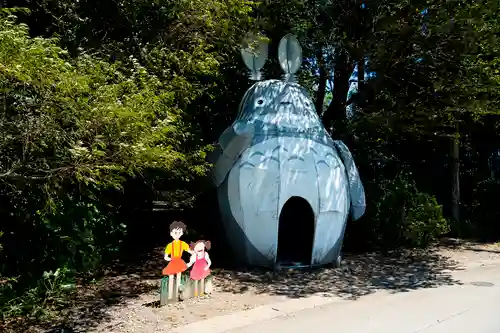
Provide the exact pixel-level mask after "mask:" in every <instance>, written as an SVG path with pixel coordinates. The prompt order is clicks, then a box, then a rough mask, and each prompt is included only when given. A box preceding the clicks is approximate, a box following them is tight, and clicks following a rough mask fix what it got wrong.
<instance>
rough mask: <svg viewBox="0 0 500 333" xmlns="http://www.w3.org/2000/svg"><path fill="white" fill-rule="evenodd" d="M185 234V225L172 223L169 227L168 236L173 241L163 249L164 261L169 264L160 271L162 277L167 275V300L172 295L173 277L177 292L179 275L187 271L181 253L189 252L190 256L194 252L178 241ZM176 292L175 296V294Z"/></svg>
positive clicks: (178, 222)
mask: <svg viewBox="0 0 500 333" xmlns="http://www.w3.org/2000/svg"><path fill="white" fill-rule="evenodd" d="M185 232H186V225H185V224H184V223H182V222H180V221H175V222H172V224H171V225H170V236H172V238H173V239H174V240H173V241H172V242H171V243H170V244H168V245H167V247H166V248H165V260H167V261H168V262H169V263H168V265H167V267H165V268H164V269H163V271H162V273H163V275H168V298H169V299H171V298H172V297H173V296H174V295H173V294H174V292H173V291H174V276H176V289H175V290H176V291H177V292H178V290H179V286H180V284H181V274H182V272H184V271H185V270H186V269H187V265H186V263H185V262H184V260H182V253H183V252H184V251H186V252H189V253H190V254H191V255H192V254H194V252H193V251H192V250H191V249H190V248H189V245H188V244H187V243H186V242H183V241H181V240H180V238H181V236H182V235H183V234H184V233H185ZM177 292H176V294H177Z"/></svg>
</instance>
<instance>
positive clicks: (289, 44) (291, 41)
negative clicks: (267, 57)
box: [278, 34, 302, 81]
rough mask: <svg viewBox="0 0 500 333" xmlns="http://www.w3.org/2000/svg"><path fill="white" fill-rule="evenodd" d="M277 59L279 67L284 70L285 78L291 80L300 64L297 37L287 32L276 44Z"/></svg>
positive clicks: (300, 54) (300, 56)
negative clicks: (277, 44)
mask: <svg viewBox="0 0 500 333" xmlns="http://www.w3.org/2000/svg"><path fill="white" fill-rule="evenodd" d="M278 59H279V63H280V66H281V69H283V71H284V72H285V79H286V80H287V81H293V80H294V78H295V77H294V76H295V73H296V72H297V71H298V70H299V68H300V65H301V64H302V48H301V47H300V44H299V41H298V40H297V37H295V36H294V35H292V34H288V35H286V36H284V37H283V38H282V39H281V41H280V44H279V46H278Z"/></svg>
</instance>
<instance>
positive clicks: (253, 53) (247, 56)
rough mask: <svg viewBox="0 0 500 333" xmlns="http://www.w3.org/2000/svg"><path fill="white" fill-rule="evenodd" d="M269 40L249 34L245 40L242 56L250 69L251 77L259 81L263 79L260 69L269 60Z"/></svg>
mask: <svg viewBox="0 0 500 333" xmlns="http://www.w3.org/2000/svg"><path fill="white" fill-rule="evenodd" d="M267 54H268V42H267V40H266V39H265V38H264V37H263V36H256V35H255V34H251V33H250V34H248V35H247V36H246V37H245V39H244V40H243V46H242V48H241V57H242V58H243V62H244V63H245V65H246V66H247V68H248V69H249V70H250V79H251V80H254V81H259V80H261V79H262V75H261V73H260V70H261V69H262V67H264V65H265V64H266V61H267Z"/></svg>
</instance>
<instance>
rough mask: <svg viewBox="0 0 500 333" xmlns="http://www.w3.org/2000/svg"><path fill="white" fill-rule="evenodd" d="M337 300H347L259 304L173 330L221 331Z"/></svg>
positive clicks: (194, 332)
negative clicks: (252, 307) (255, 306)
mask: <svg viewBox="0 0 500 333" xmlns="http://www.w3.org/2000/svg"><path fill="white" fill-rule="evenodd" d="M337 302H345V300H342V299H341V298H340V297H323V296H317V295H314V296H310V297H304V298H297V299H291V300H287V301H283V302H278V303H272V304H268V305H263V306H259V307H257V308H254V309H251V310H246V311H240V312H235V313H232V314H228V315H224V316H219V317H214V318H210V319H207V320H202V321H198V322H194V323H191V324H188V325H185V326H181V327H178V328H176V329H175V330H173V332H174V333H180V332H182V333H199V332H203V333H221V332H225V331H229V330H232V329H235V328H240V327H244V326H248V325H251V324H254V323H257V322H262V321H265V320H269V319H273V318H276V317H280V316H286V315H289V314H292V313H295V312H298V311H301V310H306V309H312V308H315V307H318V306H322V305H326V304H331V303H337Z"/></svg>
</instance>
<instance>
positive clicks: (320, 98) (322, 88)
mask: <svg viewBox="0 0 500 333" xmlns="http://www.w3.org/2000/svg"><path fill="white" fill-rule="evenodd" d="M316 59H318V67H319V82H318V91H317V92H316V101H315V106H316V112H317V113H318V115H319V116H320V117H321V116H322V114H323V105H324V103H325V95H326V80H327V79H328V72H327V70H326V64H325V59H324V57H323V49H322V48H321V47H320V48H319V52H318V54H317V55H316Z"/></svg>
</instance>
